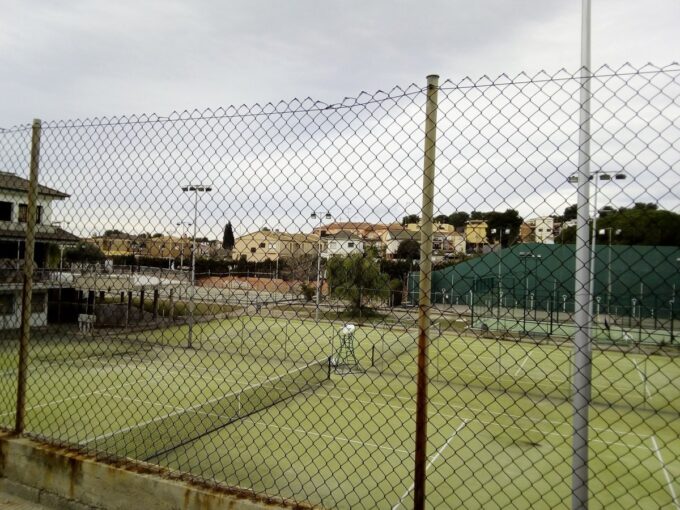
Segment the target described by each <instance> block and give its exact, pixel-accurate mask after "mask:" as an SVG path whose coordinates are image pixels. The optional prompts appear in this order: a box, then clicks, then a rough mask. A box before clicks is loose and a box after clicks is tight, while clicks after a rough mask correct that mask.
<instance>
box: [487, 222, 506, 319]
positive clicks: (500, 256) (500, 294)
mask: <svg viewBox="0 0 680 510" xmlns="http://www.w3.org/2000/svg"><path fill="white" fill-rule="evenodd" d="M496 232H498V236H499V239H498V244H499V245H500V249H499V250H498V321H499V323H500V320H501V300H502V299H503V276H502V275H503V273H502V267H503V234H505V235H509V234H510V229H509V228H508V227H503V228H499V229H495V228H492V229H491V233H492V234H495V233H496Z"/></svg>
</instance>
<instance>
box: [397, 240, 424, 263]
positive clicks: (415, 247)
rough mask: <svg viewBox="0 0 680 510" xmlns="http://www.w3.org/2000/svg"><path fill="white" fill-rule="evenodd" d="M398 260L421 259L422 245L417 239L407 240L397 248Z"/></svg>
mask: <svg viewBox="0 0 680 510" xmlns="http://www.w3.org/2000/svg"><path fill="white" fill-rule="evenodd" d="M396 258H398V259H402V260H404V259H405V260H414V259H418V258H420V243H419V242H418V241H416V240H415V239H405V240H403V241H402V242H400V243H399V246H398V247H397V253H396Z"/></svg>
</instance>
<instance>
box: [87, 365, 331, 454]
mask: <svg viewBox="0 0 680 510" xmlns="http://www.w3.org/2000/svg"><path fill="white" fill-rule="evenodd" d="M329 366H330V365H329V361H328V360H321V361H315V362H313V363H309V364H307V365H306V366H303V367H300V368H297V369H295V370H291V371H289V372H287V373H285V374H282V375H280V376H278V377H275V378H272V379H269V380H267V381H264V382H260V383H258V384H254V385H248V386H246V387H245V388H243V389H239V391H234V392H230V393H227V394H226V395H221V396H219V397H216V398H214V399H211V400H209V401H207V402H202V403H200V404H196V405H194V406H192V407H189V408H186V409H178V410H177V411H173V412H171V413H169V414H165V415H162V416H158V417H155V418H153V419H150V420H147V421H144V422H141V423H136V424H134V425H131V426H129V427H125V428H123V429H120V430H116V431H113V432H110V433H106V434H102V435H100V436H97V437H94V438H89V439H86V440H85V441H83V442H81V443H80V444H81V446H84V447H86V448H87V449H93V450H97V451H101V452H106V453H109V454H112V455H115V456H118V457H129V458H133V459H139V460H150V459H153V458H154V457H157V456H159V455H161V454H163V453H166V452H168V451H171V450H173V449H175V448H179V447H180V446H183V445H185V444H187V443H190V442H191V441H195V440H196V439H200V438H201V437H203V436H205V435H206V434H210V433H211V432H214V431H216V430H218V429H220V428H222V427H225V426H226V425H229V424H230V423H233V422H235V421H237V420H240V419H242V418H245V417H247V416H249V415H251V414H253V413H256V412H258V411H262V410H264V409H267V408H269V407H272V406H274V405H276V404H278V403H280V402H283V401H284V400H287V399H289V398H291V397H294V396H295V395H298V394H300V393H302V392H304V391H307V390H309V389H313V388H315V387H318V386H320V385H321V384H323V382H324V381H326V380H328V379H329V377H330V370H329Z"/></svg>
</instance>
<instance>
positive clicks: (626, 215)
mask: <svg viewBox="0 0 680 510" xmlns="http://www.w3.org/2000/svg"><path fill="white" fill-rule="evenodd" d="M602 212H603V211H600V216H599V218H598V221H597V230H598V231H600V230H606V229H608V228H611V229H612V231H613V232H615V231H617V230H620V231H621V232H620V233H619V234H618V235H613V236H612V244H627V245H649V246H680V214H676V213H674V212H671V211H664V210H659V209H658V208H657V206H656V204H635V205H634V206H633V207H632V208H622V209H618V210H611V209H609V210H607V211H606V214H602ZM561 237H562V240H563V242H564V243H566V244H571V243H574V242H575V241H576V228H575V227H570V228H567V229H564V230H563V232H562V236H561Z"/></svg>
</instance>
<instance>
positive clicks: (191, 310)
mask: <svg viewBox="0 0 680 510" xmlns="http://www.w3.org/2000/svg"><path fill="white" fill-rule="evenodd" d="M195 187H196V188H198V186H195ZM197 222H198V189H195V190H194V240H193V242H192V244H191V298H190V300H189V335H188V340H187V347H188V348H189V349H193V347H194V314H195V313H196V311H195V307H196V235H197V232H196V223H197Z"/></svg>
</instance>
